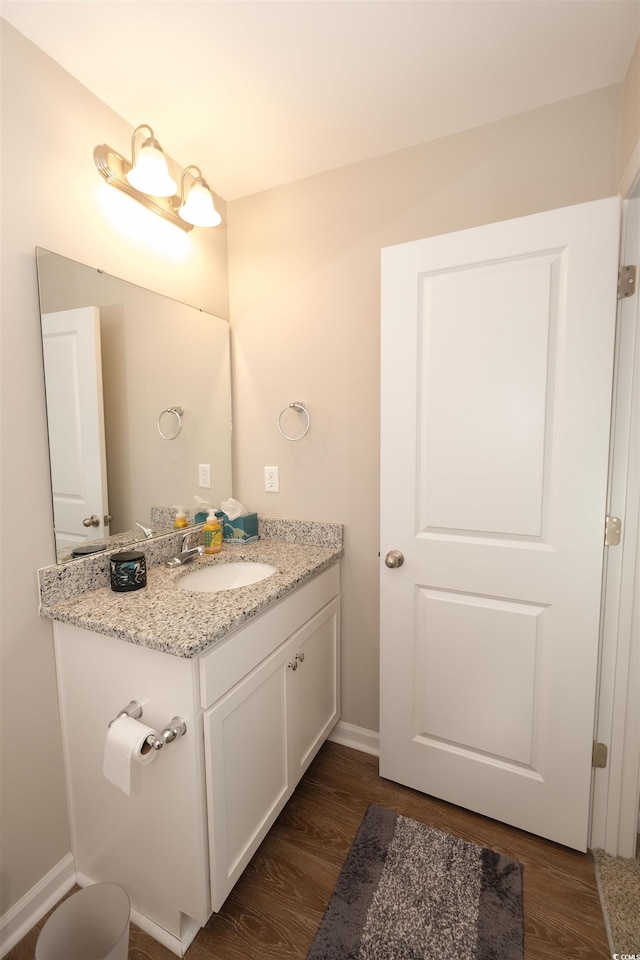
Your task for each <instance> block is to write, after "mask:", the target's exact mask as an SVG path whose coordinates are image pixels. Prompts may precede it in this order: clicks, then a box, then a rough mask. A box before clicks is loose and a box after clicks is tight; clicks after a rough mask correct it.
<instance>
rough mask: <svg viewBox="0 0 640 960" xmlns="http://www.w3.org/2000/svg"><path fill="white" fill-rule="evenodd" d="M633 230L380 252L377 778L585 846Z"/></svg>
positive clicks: (606, 210) (556, 215)
mask: <svg viewBox="0 0 640 960" xmlns="http://www.w3.org/2000/svg"><path fill="white" fill-rule="evenodd" d="M619 218H620V204H619V201H618V200H617V198H610V199H606V200H600V201H596V202H593V203H587V204H581V205H579V206H576V207H568V208H564V209H561V210H555V211H550V212H547V213H543V214H538V215H535V216H530V217H524V218H520V219H518V220H511V221H505V222H503V223H497V224H491V225H489V226H486V227H479V228H473V229H470V230H465V231H461V232H459V233H455V234H448V235H445V236H440V237H433V238H429V239H426V240H420V241H415V242H412V243H407V244H402V245H400V246H397V247H391V248H387V249H385V250H383V253H382V365H381V370H382V411H381V431H382V433H381V442H382V468H381V705H380V706H381V718H380V772H381V774H382V775H383V776H385V777H388V778H390V779H393V780H398V781H400V782H402V783H405V784H407V785H409V786H411V787H414V788H416V789H419V790H423V791H424V792H426V793H429V794H432V795H434V796H438V797H441V798H443V799H445V800H448V801H450V802H452V803H456V804H459V805H461V806H464V807H467V808H469V809H472V810H476V811H478V812H480V813H483V814H485V815H487V816H490V817H493V818H495V819H498V820H501V821H504V822H506V823H510V824H513V825H515V826H518V827H521V828H522V829H525V830H528V831H530V832H533V833H536V834H538V835H540V836H544V837H548V838H549V839H552V840H556V841H558V842H560V843H563V844H566V845H567V846H571V847H575V848H577V849H581V850H584V849H586V842H587V830H588V817H589V788H590V779H591V747H592V740H593V724H594V703H595V687H596V672H597V661H598V628H599V615H600V590H601V577H602V561H603V526H604V512H605V505H606V483H607V462H608V442H609V427H610V407H611V380H612V363H613V345H614V332H615V302H616V300H615V297H616V279H617V250H618V241H619ZM392 549H397V550H400V551H401V552H402V554H403V555H404V558H405V560H404V564H403V566H401V567H399V568H396V569H388V568H387V567H386V566H385V564H384V558H385V555H386V553H387V552H388V551H389V550H392Z"/></svg>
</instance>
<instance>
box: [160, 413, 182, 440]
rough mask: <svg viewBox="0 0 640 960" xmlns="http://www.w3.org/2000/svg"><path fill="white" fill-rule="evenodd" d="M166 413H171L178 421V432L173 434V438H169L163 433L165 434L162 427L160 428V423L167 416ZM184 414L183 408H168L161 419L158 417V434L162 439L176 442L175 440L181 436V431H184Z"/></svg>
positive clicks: (161, 415)
mask: <svg viewBox="0 0 640 960" xmlns="http://www.w3.org/2000/svg"><path fill="white" fill-rule="evenodd" d="M165 413H171V414H172V415H173V416H174V417H175V418H176V420H177V421H178V429H177V430H176V432H175V433H174V434H173V436H171V437H168V436H167V434H166V433H163V432H162V427H161V426H160V421H161V419H162V417H163V416H164V415H165ZM183 413H184V408H183V407H167V409H166V410H163V411H162V413H161V414H160V415H159V417H158V433H159V434H160V436H161V437H162V439H163V440H175V438H176V437H177V436H178V434H179V433H180V431H181V430H182V415H183Z"/></svg>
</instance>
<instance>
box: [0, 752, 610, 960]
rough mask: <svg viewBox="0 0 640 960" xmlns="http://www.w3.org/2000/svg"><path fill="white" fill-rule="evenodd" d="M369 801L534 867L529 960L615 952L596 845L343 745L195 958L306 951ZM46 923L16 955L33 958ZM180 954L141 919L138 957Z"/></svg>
mask: <svg viewBox="0 0 640 960" xmlns="http://www.w3.org/2000/svg"><path fill="white" fill-rule="evenodd" d="M369 803H377V804H379V805H380V806H386V807H389V808H391V809H393V810H395V811H397V812H398V813H401V814H404V815H405V816H409V817H414V818H415V819H416V820H421V821H423V822H424V823H430V824H432V825H433V826H434V827H437V828H438V829H440V830H445V831H447V832H449V833H452V834H454V835H455V836H458V837H462V838H463V839H464V840H469V841H471V842H473V843H478V844H481V845H482V846H486V847H490V848H492V849H493V850H497V851H498V852H500V853H503V854H504V855H505V856H507V857H510V858H511V859H514V860H519V861H520V862H521V863H522V864H523V865H524V914H525V960H558V958H560V957H562V958H572V960H610V956H611V955H610V953H609V947H608V942H607V935H606V929H605V924H604V920H603V916H602V910H601V906H600V899H599V896H598V891H597V886H596V880H595V873H594V868H593V863H592V860H591V857H590V856H589V855H585V854H580V853H576V852H575V851H573V850H569V849H567V848H566V847H562V846H560V845H558V844H555V843H550V842H549V841H546V840H541V839H540V838H538V837H534V836H532V835H531V834H527V833H524V832H523V831H521V830H515V829H513V828H511V827H508V826H506V825H505V824H502V823H498V822H497V821H494V820H490V819H488V818H487V817H481V816H479V815H478V814H474V813H471V812H470V811H468V810H463V809H461V808H459V807H455V806H452V805H451V804H447V803H444V802H443V801H440V800H436V799H434V798H432V797H427V796H425V795H424V794H420V793H418V792H417V791H415V790H410V789H408V788H406V787H402V786H400V785H398V784H395V783H392V782H391V781H389V780H384V779H383V778H382V777H380V776H379V775H378V761H377V758H376V757H373V756H370V755H368V754H364V753H360V752H358V751H355V750H350V749H348V748H347V747H342V746H338V745H337V744H333V743H327V744H325V746H324V747H323V748H322V750H321V751H320V753H319V754H318V757H317V758H316V760H315V761H314V763H313V764H312V766H311V767H310V768H309V770H308V771H307V773H306V775H305V777H304V778H303V780H302V781H301V783H300V785H299V786H298V789H297V790H296V792H295V794H294V796H293V797H292V798H291V800H290V801H289V803H288V804H287V806H286V807H285V809H284V810H283V811H282V813H281V815H280V817H279V818H278V820H277V821H276V823H275V824H274V825H273V827H272V829H271V831H270V832H269V834H268V836H267V837H266V838H265V840H264V842H263V844H262V846H261V847H260V849H259V850H258V852H257V853H256V855H255V856H254V858H253V860H252V861H251V863H250V864H249V866H248V867H247V869H246V870H245V872H244V874H243V875H242V877H241V878H240V880H239V881H238V883H237V884H236V886H235V887H234V889H233V890H232V892H231V894H230V896H229V897H228V899H227V901H226V903H225V904H224V906H223V908H222V910H221V911H220V913H218V914H214V915H213V916H212V917H211V919H210V920H209V922H208V923H207V925H206V927H204V928H203V929H202V930H201V931H200V933H199V934H198V936H197V937H196V939H195V940H194V942H193V944H192V946H191V947H190V948H189V950H188V952H187V960H213V958H215V960H305V957H306V954H307V951H308V949H309V947H310V945H311V942H312V940H313V938H314V936H315V933H316V930H317V928H318V925H319V923H320V920H321V919H322V915H323V913H324V910H325V908H326V906H327V904H328V902H329V899H330V897H331V894H332V892H333V888H334V886H335V883H336V880H337V878H338V875H339V873H340V869H341V867H342V864H343V862H344V859H345V857H346V855H347V853H348V850H349V847H350V846H351V843H352V841H353V838H354V836H355V833H356V831H357V829H358V826H359V825H360V821H361V819H362V817H363V815H364V812H365V810H366V808H367V805H368V804H369ZM43 922H44V921H42V922H41V923H40V924H39V925H38V927H37V928H36V929H35V930H34V931H31V933H30V934H28V935H27V937H25V938H24V940H23V941H21V943H20V944H18V945H17V946H16V947H15V948H14V949H13V950H12V951H10V953H9V954H8V955H7V958H6V960H33V956H34V950H35V942H36V939H37V934H38V932H39V929H40V927H41V926H42V923H43ZM173 956H174V955H173V954H172V953H171V952H170V951H169V950H167V948H166V947H163V946H161V945H160V944H158V943H157V942H156V941H155V940H153V939H152V938H151V937H149V936H148V935H147V934H145V933H143V932H142V931H141V930H139V929H138V928H136V927H134V926H132V928H131V943H130V949H129V960H171V958H172V957H173ZM389 960H393V958H389Z"/></svg>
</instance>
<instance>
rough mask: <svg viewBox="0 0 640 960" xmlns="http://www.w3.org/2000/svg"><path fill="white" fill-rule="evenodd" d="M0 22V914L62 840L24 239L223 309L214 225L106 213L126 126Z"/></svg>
mask: <svg viewBox="0 0 640 960" xmlns="http://www.w3.org/2000/svg"><path fill="white" fill-rule="evenodd" d="M1 28H2V30H1V43H2V76H1V79H2V115H1V120H2V154H1V158H2V253H1V256H2V261H1V262H2V317H1V322H2V327H1V332H2V357H1V363H2V375H1V390H2V394H1V417H2V421H1V422H2V489H1V497H2V502H1V507H0V511H1V513H0V515H1V517H2V529H1V534H0V536H1V551H2V600H1V619H2V633H1V648H0V676H1V682H2V698H1V701H2V702H1V708H2V717H1V722H0V729H1V733H2V742H1V745H0V760H1V764H2V769H1V775H0V785H1V790H2V796H1V811H2V813H1V816H2V822H1V833H0V849H1V850H2V855H1V859H0V870H1V873H0V916H2V915H3V914H4V913H5V912H6V910H7V909H8V908H9V907H10V906H12V905H14V904H15V903H16V902H17V901H18V900H19V899H20V898H21V897H22V896H23V895H24V894H25V893H26V892H27V891H28V890H30V889H31V887H32V886H33V885H34V884H36V883H37V882H39V881H40V880H41V879H42V878H43V877H44V876H45V874H46V873H47V872H48V871H49V870H51V869H52V868H53V867H54V865H55V864H56V863H57V862H58V861H59V860H60V859H61V858H62V857H63V856H65V854H66V853H67V852H68V850H69V836H68V826H67V812H66V796H65V787H64V773H63V765H62V755H61V744H60V727H59V722H58V705H57V694H56V678H55V669H54V660H53V645H52V629H51V624H50V623H49V622H48V621H46V620H42V619H41V618H40V617H39V616H38V595H37V585H36V569H37V568H38V567H40V566H45V565H47V564H50V563H53V561H54V552H53V537H52V532H51V530H52V514H51V500H50V496H51V494H50V483H49V465H48V463H49V461H48V450H47V437H46V420H45V408H44V391H43V377H42V351H41V346H40V329H39V311H38V295H37V286H36V270H35V247H36V245H39V246H43V247H45V248H47V249H49V250H54V251H56V252H57V253H61V254H64V255H65V256H67V257H72V258H73V259H76V260H79V261H81V262H83V263H88V264H90V265H92V266H100V267H101V268H103V269H104V270H106V271H107V272H108V273H112V274H114V275H115V276H120V277H123V278H124V279H127V280H131V281H133V282H135V283H138V284H140V285H142V286H146V287H149V288H151V289H155V290H157V291H159V292H160V293H163V294H165V295H167V296H171V297H175V298H176V299H178V300H183V301H186V302H189V303H192V304H194V305H195V306H199V307H202V308H204V309H205V310H208V311H209V312H211V313H214V314H218V315H220V316H223V317H228V291H227V263H226V230H225V229H219V230H217V231H198V230H194V231H192V233H190V234H188V235H187V234H183V233H182V232H181V231H180V230H178V229H177V228H175V227H173V226H171V225H170V224H166V228H167V230H168V231H169V232H168V233H167V232H166V231H164V230H163V228H164V227H165V223H164V221H160V220H159V218H158V217H156V216H154V215H153V214H150V213H147V212H146V211H145V210H144V209H143V208H142V207H140V206H139V205H138V204H136V203H135V201H127V202H128V204H129V206H131V205H133V207H135V208H136V210H139V211H140V212H141V214H142V222H139V223H138V226H137V228H136V230H135V233H133V234H130V233H127V231H126V229H125V227H124V222H123V220H122V213H120V215H118V214H117V213H116V214H114V216H115V219H114V220H111V219H109V217H108V216H107V215H106V214H105V210H104V208H103V207H102V205H101V204H102V202H103V199H104V191H107V192H108V193H113V194H114V195H115V196H116V197H119V194H118V192H117V191H115V190H113V189H112V188H109V187H107V186H106V184H104V183H103V182H102V181H101V178H100V176H99V175H98V173H97V171H96V169H95V166H94V164H93V158H92V153H93V148H94V146H95V145H96V144H99V143H103V142H106V143H108V144H110V145H111V146H113V147H114V148H116V149H118V150H120V151H121V152H123V153H125V154H126V153H127V152H128V150H129V142H130V138H131V133H132V130H131V127H129V125H128V124H126V123H125V122H124V121H123V120H121V119H120V118H119V117H118V116H116V115H115V114H114V113H113V112H112V111H111V110H110V109H109V108H108V107H107V106H106V105H105V104H104V103H102V102H101V101H99V100H97V99H96V98H95V97H94V96H93V95H92V94H90V93H89V92H88V91H87V90H86V89H85V88H84V87H83V86H81V85H80V84H79V83H78V82H77V81H75V80H74V79H72V78H71V77H70V76H69V75H68V74H66V73H65V72H64V71H63V70H62V69H61V68H60V67H59V66H57V65H56V64H55V63H54V62H53V61H52V60H50V59H49V58H48V57H47V56H45V55H44V54H43V53H42V52H41V51H40V50H39V49H38V48H36V47H35V46H33V45H32V44H31V43H29V42H28V41H26V40H25V39H24V38H23V37H22V36H21V35H20V34H19V33H17V32H16V31H15V30H14V29H13V28H12V27H10V26H8V25H7V24H6V23H5V22H4V21H2V22H1ZM139 120H140V122H145V121H146V122H150V123H152V124H153V117H140V118H139ZM123 199H125V200H126V198H124V197H123ZM221 212H222V213H223V216H224V215H225V214H226V210H225V208H224V205H222V211H221ZM118 216H119V218H118ZM178 234H179V235H180V236H179V241H180V243H179V249H178V250H176V249H172V252H170V253H168V252H167V246H166V244H167V243H168V242H169V239H170V236H171V235H178ZM185 241H186V242H185ZM163 244H164V246H163ZM118 706H119V704H114V707H115V709H116V710H117V709H118ZM97 749H99V745H98V746H97Z"/></svg>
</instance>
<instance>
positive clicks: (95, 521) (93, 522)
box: [82, 513, 100, 527]
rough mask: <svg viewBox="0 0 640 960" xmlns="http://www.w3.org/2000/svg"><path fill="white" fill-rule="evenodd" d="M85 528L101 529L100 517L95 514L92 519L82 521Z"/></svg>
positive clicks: (87, 518)
mask: <svg viewBox="0 0 640 960" xmlns="http://www.w3.org/2000/svg"><path fill="white" fill-rule="evenodd" d="M82 525H83V527H99V526H100V517H96V515H95V513H94V514H93V516H91V517H85V518H84V520H83V521H82Z"/></svg>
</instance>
